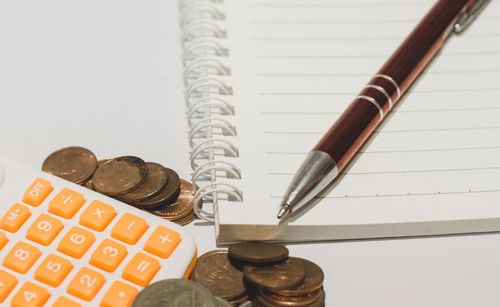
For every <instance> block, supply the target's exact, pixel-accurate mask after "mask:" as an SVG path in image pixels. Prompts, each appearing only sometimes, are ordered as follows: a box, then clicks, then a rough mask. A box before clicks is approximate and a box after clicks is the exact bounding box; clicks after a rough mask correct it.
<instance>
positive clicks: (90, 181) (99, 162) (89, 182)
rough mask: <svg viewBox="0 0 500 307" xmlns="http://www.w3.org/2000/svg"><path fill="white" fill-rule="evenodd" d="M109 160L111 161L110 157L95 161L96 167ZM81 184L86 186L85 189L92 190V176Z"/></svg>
mask: <svg viewBox="0 0 500 307" xmlns="http://www.w3.org/2000/svg"><path fill="white" fill-rule="evenodd" d="M109 161H111V159H102V160H99V161H97V168H99V167H101V166H103V165H104V164H105V163H108V162H109ZM83 186H84V187H86V188H87V189H90V190H93V189H94V182H93V180H92V177H90V179H89V180H88V181H87V182H85V183H84V184H83Z"/></svg>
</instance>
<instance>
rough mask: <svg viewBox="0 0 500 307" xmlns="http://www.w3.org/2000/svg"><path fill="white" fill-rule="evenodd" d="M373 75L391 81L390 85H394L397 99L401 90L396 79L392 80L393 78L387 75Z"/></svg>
mask: <svg viewBox="0 0 500 307" xmlns="http://www.w3.org/2000/svg"><path fill="white" fill-rule="evenodd" d="M374 77H380V78H384V79H385V80H387V81H389V82H391V83H392V85H394V87H395V88H396V91H397V92H398V99H399V98H400V97H401V91H400V90H399V85H398V84H397V83H396V81H394V79H393V78H391V77H389V76H388V75H375V76H374Z"/></svg>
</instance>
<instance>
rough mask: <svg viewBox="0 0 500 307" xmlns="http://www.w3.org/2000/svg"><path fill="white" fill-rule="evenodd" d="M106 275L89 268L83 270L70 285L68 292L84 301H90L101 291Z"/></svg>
mask: <svg viewBox="0 0 500 307" xmlns="http://www.w3.org/2000/svg"><path fill="white" fill-rule="evenodd" d="M105 281H106V279H105V278H104V275H102V274H101V273H98V272H96V271H93V270H91V269H89V268H82V269H81V270H80V271H79V272H78V273H76V275H75V277H73V280H71V282H70V283H69V285H68V289H67V292H68V293H69V294H72V295H74V296H76V297H79V298H81V299H82V300H86V301H90V300H91V299H93V298H94V296H95V295H96V294H97V292H98V291H99V290H100V289H101V287H102V285H103V284H104V282H105Z"/></svg>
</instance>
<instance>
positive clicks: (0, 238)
mask: <svg viewBox="0 0 500 307" xmlns="http://www.w3.org/2000/svg"><path fill="white" fill-rule="evenodd" d="M7 242H9V239H7V236H6V235H5V234H4V233H3V232H1V231H0V250H1V249H2V248H3V247H4V246H5V244H7Z"/></svg>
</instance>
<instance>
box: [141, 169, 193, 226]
mask: <svg viewBox="0 0 500 307" xmlns="http://www.w3.org/2000/svg"><path fill="white" fill-rule="evenodd" d="M180 181H181V186H180V193H179V196H178V197H177V200H176V201H175V203H173V204H166V205H162V206H159V207H154V208H148V209H147V211H148V212H150V213H153V214H154V215H157V216H159V217H162V218H164V219H167V220H178V219H181V218H183V217H186V216H188V215H189V214H190V213H191V212H193V197H194V192H193V185H192V184H191V183H189V182H187V181H186V180H184V179H180Z"/></svg>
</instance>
